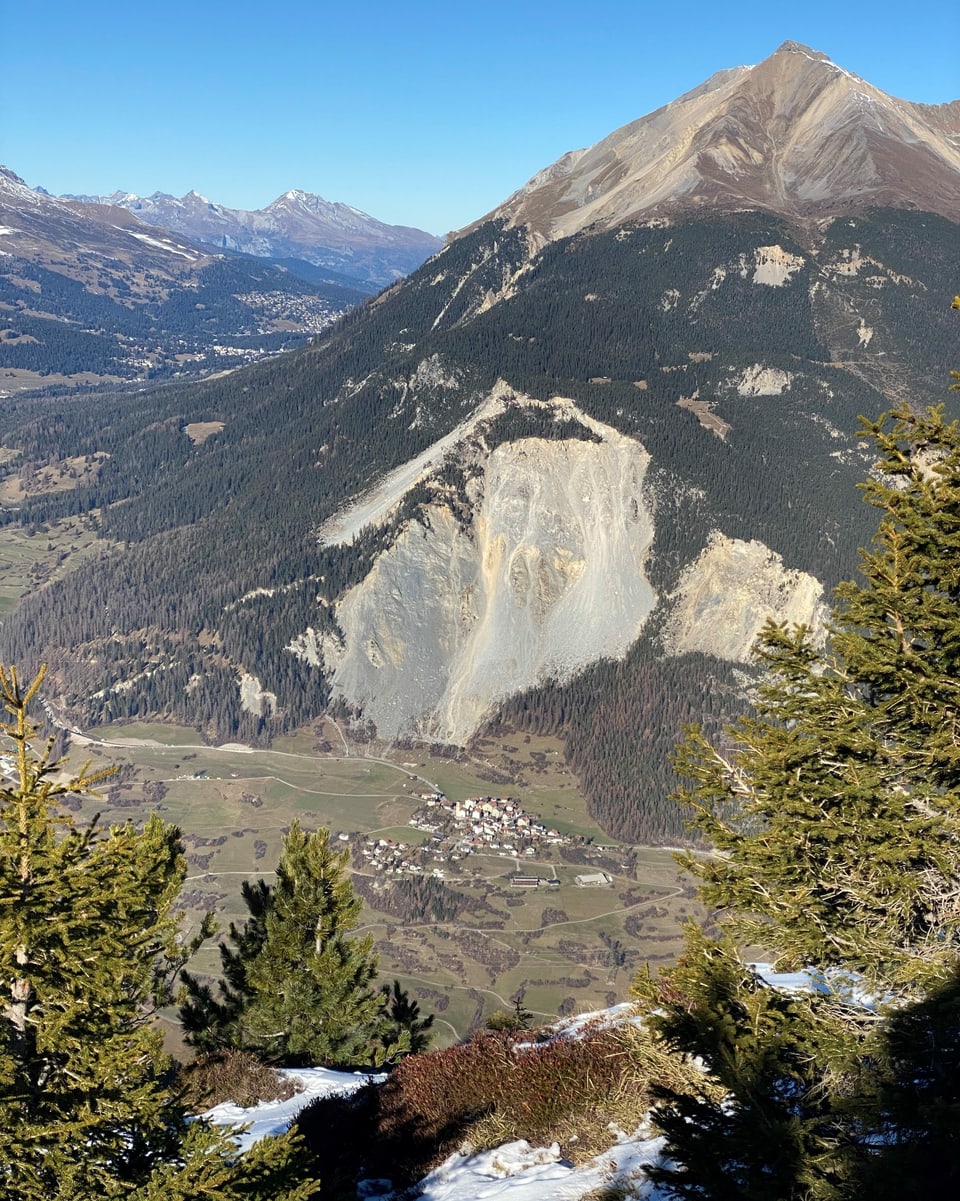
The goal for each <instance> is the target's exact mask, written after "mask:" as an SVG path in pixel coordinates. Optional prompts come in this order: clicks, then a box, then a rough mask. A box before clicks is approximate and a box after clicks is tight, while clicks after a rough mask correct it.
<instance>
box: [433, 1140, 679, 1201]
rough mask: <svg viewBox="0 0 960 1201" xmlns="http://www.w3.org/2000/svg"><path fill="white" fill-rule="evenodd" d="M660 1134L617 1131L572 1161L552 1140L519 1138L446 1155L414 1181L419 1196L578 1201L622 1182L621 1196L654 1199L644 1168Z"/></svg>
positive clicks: (658, 1149)
mask: <svg viewBox="0 0 960 1201" xmlns="http://www.w3.org/2000/svg"><path fill="white" fill-rule="evenodd" d="M662 1150H663V1139H662V1138H651V1137H644V1135H643V1133H638V1134H637V1135H634V1136H633V1137H627V1136H621V1138H620V1140H619V1141H618V1142H617V1143H615V1144H614V1146H612V1147H611V1148H610V1149H609V1151H605V1152H604V1153H603V1154H602V1155H598V1156H597V1157H596V1158H595V1159H591V1160H589V1161H588V1162H587V1163H584V1164H580V1165H579V1166H574V1165H573V1164H571V1163H570V1162H569V1161H568V1160H565V1159H561V1157H560V1148H559V1147H558V1146H557V1144H556V1143H553V1144H552V1145H551V1146H550V1147H531V1146H530V1144H529V1143H527V1142H526V1141H525V1140H523V1139H521V1140H519V1141H518V1142H515V1143H507V1144H505V1145H504V1146H502V1147H497V1148H495V1149H494V1150H492V1151H483V1152H480V1153H477V1154H472V1155H469V1154H468V1155H460V1154H457V1155H451V1156H450V1158H449V1159H448V1160H446V1161H445V1162H444V1163H442V1164H441V1165H440V1167H439V1168H436V1169H435V1170H434V1171H433V1172H431V1173H430V1175H429V1176H427V1177H425V1178H424V1179H423V1180H422V1181H421V1182H420V1183H419V1185H418V1186H417V1188H418V1196H419V1197H420V1198H421V1201H474V1199H476V1201H479V1199H480V1198H482V1199H483V1201H545V1199H546V1198H550V1201H578V1199H579V1198H584V1197H586V1196H588V1195H590V1196H596V1195H597V1194H598V1193H600V1194H602V1190H604V1189H613V1188H622V1189H623V1193H622V1195H623V1196H624V1197H625V1198H637V1199H638V1201H639V1198H644V1201H659V1199H661V1198H664V1197H665V1194H663V1193H662V1192H660V1191H659V1190H653V1189H652V1187H651V1185H650V1183H649V1181H647V1180H646V1172H645V1169H646V1168H647V1167H649V1166H650V1165H652V1164H655V1163H659V1161H660V1158H661V1153H662Z"/></svg>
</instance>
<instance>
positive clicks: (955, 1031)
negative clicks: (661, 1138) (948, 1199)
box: [638, 406, 960, 1201]
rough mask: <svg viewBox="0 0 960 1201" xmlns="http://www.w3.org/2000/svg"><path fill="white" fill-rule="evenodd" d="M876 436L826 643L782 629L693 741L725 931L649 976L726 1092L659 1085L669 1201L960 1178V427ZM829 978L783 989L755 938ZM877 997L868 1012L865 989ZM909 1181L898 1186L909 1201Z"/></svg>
mask: <svg viewBox="0 0 960 1201" xmlns="http://www.w3.org/2000/svg"><path fill="white" fill-rule="evenodd" d="M864 424H865V436H866V437H868V438H869V439H870V441H871V443H872V445H873V446H874V447H875V448H876V450H877V452H878V456H879V458H878V462H877V464H876V466H875V469H874V471H873V473H872V474H871V477H870V479H869V480H868V481H867V482H866V483H865V484H864V485H863V488H864V492H865V496H866V499H867V501H868V502H869V503H870V504H871V505H873V506H874V507H875V508H877V509H878V510H879V511H880V525H879V530H878V532H877V534H876V537H875V539H874V541H873V544H872V546H871V548H870V549H869V550H866V551H864V552H862V569H863V577H864V578H863V582H862V583H853V582H847V583H844V584H842V585H841V586H840V587H838V589H837V590H836V602H835V606H834V610H833V615H832V624H831V625H830V627H829V630H828V637H827V642H826V644H825V645H820V644H819V643H818V642H817V641H816V639H815V638H814V637H813V635H812V634H811V632H810V631H808V630H805V629H802V628H801V629H793V630H788V629H786V628H785V627H778V626H772V625H771V626H770V627H768V629H767V630H766V631H765V633H764V635H763V636H762V638H761V640H760V644H759V648H758V655H759V659H760V661H761V663H762V664H763V665H764V667H765V668H766V671H767V675H766V679H765V682H764V683H763V685H762V687H761V688H760V689H759V694H758V704H757V713H756V715H755V716H752V717H746V718H743V719H741V720H740V721H739V722H737V723H736V725H734V726H733V727H732V728H731V729H730V730H729V732H728V736H727V739H726V742H725V744H723V745H721V746H714V745H712V744H711V743H710V742H709V741H708V740H707V739H706V737H705V736H704V735H703V734H702V733H701V732H699V731H697V730H693V731H692V732H691V734H690V736H689V738H688V740H687V742H686V744H685V745H684V746H683V747H682V748H681V751H680V753H679V756H678V767H679V770H680V771H681V772H682V774H683V775H684V776H685V777H687V779H688V780H689V783H688V784H687V785H686V786H685V787H684V789H682V790H681V793H680V797H681V799H682V800H683V801H685V802H686V803H687V804H688V805H690V806H692V811H693V819H692V820H693V824H694V826H695V828H696V829H697V830H698V831H699V832H700V833H702V834H703V835H704V836H706V837H707V838H708V839H709V840H710V841H711V842H712V843H713V845H714V847H715V851H716V853H715V854H713V855H711V856H709V857H696V858H695V857H693V856H687V857H686V859H685V863H686V866H687V867H688V868H689V869H690V870H691V871H692V872H693V873H694V874H695V875H697V876H698V877H699V878H700V880H701V889H700V892H701V897H702V899H703V900H704V901H705V902H706V903H707V904H708V905H710V906H711V907H713V908H715V909H716V910H717V911H718V912H719V915H720V917H721V922H722V926H723V927H724V928H725V933H724V934H723V936H722V937H721V938H719V939H713V940H712V939H709V938H707V936H706V935H705V934H704V933H703V932H701V931H698V930H696V929H693V930H691V931H690V932H689V934H688V947H687V952H686V955H685V956H684V958H683V960H682V961H681V962H680V964H679V965H678V966H677V967H676V968H674V969H672V970H671V971H669V972H667V973H665V974H664V976H663V977H662V978H661V979H660V980H658V981H653V980H652V979H650V978H649V976H648V977H646V978H644V979H641V980H640V981H638V989H639V993H640V995H641V998H642V999H643V1001H644V1002H645V1004H646V1005H647V1007H648V1009H649V1010H650V1017H649V1021H650V1022H651V1024H652V1025H653V1026H654V1027H655V1028H656V1029H657V1030H658V1031H659V1033H660V1035H661V1037H662V1038H663V1039H664V1040H665V1041H666V1043H667V1044H668V1045H669V1046H671V1047H673V1048H674V1049H675V1050H677V1051H680V1052H683V1053H685V1054H687V1055H691V1056H696V1057H699V1058H700V1059H702V1061H703V1062H704V1064H705V1066H706V1068H707V1076H706V1077H705V1082H706V1081H709V1082H711V1083H719V1084H721V1085H722V1086H723V1087H724V1089H725V1090H726V1096H725V1098H723V1099H722V1100H719V1101H718V1100H717V1099H716V1098H711V1097H709V1096H706V1095H705V1092H706V1083H705V1088H704V1090H702V1091H700V1092H698V1091H697V1090H689V1089H687V1090H682V1091H673V1092H670V1091H668V1090H660V1102H661V1108H660V1109H659V1111H658V1117H657V1120H658V1123H659V1124H660V1125H661V1127H662V1129H663V1130H664V1132H665V1133H666V1134H667V1136H668V1149H669V1153H670V1155H671V1157H673V1158H675V1160H676V1162H675V1163H674V1164H670V1163H668V1164H667V1165H665V1166H664V1167H663V1168H662V1169H659V1170H658V1171H657V1172H656V1173H655V1175H656V1176H657V1178H658V1179H659V1180H660V1182H661V1183H662V1184H663V1185H664V1186H665V1188H666V1189H667V1193H668V1195H670V1196H675V1197H682V1198H701V1199H703V1201H727V1199H730V1201H732V1199H733V1198H741V1197H742V1198H751V1199H754V1201H801V1199H803V1201H828V1199H829V1201H841V1199H843V1201H854V1199H859V1198H862V1197H866V1196H871V1197H874V1196H875V1197H878V1198H880V1197H886V1196H892V1195H902V1191H903V1189H904V1187H905V1186H906V1187H910V1186H917V1185H920V1184H923V1183H926V1182H927V1181H933V1180H936V1181H937V1182H938V1183H939V1184H940V1185H941V1186H942V1188H943V1189H944V1190H945V1191H943V1192H941V1193H938V1194H935V1195H938V1196H951V1195H953V1192H954V1191H955V1188H956V1184H957V1182H958V1181H960V1147H958V1143H957V1139H956V1116H957V1105H958V1093H957V1089H956V1084H955V1077H954V1074H953V1072H952V1070H951V1065H953V1064H954V1063H955V1059H956V1054H957V1047H958V1046H960V1005H958V1000H957V997H958V990H957V975H956V973H957V964H958V962H960V955H958V951H960V946H958V943H960V914H958V910H957V904H956V898H957V888H958V885H957V881H958V879H960V827H958V823H960V740H958V737H957V731H958V729H960V712H958V705H960V685H958V682H957V681H958V677H960V605H958V602H960V554H958V550H960V426H958V424H957V423H956V422H948V421H947V420H946V419H945V416H944V413H943V410H942V408H937V409H928V410H926V411H924V412H920V413H915V412H913V411H912V410H911V409H909V408H908V407H906V406H903V407H901V408H899V409H897V410H895V411H894V412H893V413H892V414H889V415H887V416H885V417H883V418H881V419H880V420H878V421H876V422H866V423H864ZM731 935H732V936H733V937H734V938H736V939H737V942H738V943H739V945H741V946H742V945H753V946H761V947H765V948H768V949H770V950H772V951H773V952H774V954H775V956H776V959H777V963H778V965H779V966H781V967H786V968H798V967H800V966H803V965H809V964H813V965H816V966H817V967H818V968H822V969H825V974H824V978H823V983H822V987H821V989H820V990H819V991H818V992H817V993H816V994H815V995H814V994H807V995H798V994H790V993H785V992H783V991H780V990H778V989H773V988H769V987H766V986H765V985H764V983H763V981H762V980H760V979H759V978H758V977H757V975H756V974H755V973H754V972H753V971H751V970H750V968H749V966H744V964H743V963H742V962H741V960H740V959H739V957H738V954H737V951H736V944H735V943H734V942H733V940H732V938H731ZM864 994H866V995H867V996H868V997H872V1003H867V1001H865V1000H864V999H863V995H864ZM894 1180H896V1192H895V1194H894V1192H892V1191H891V1190H892V1189H893V1183H892V1182H893V1181H894Z"/></svg>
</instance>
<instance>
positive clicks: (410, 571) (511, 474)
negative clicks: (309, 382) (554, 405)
mask: <svg viewBox="0 0 960 1201" xmlns="http://www.w3.org/2000/svg"><path fill="white" fill-rule="evenodd" d="M570 409H571V406H569V404H567V405H565V406H564V407H563V411H564V412H567V413H569V411H570ZM580 416H581V418H582V420H583V421H584V423H585V428H586V425H587V423H589V427H591V432H593V433H594V435H595V437H596V439H597V440H585V439H584V438H571V439H563V440H559V441H554V440H549V439H544V438H525V439H520V440H518V441H514V442H506V443H501V444H500V445H498V446H496V447H495V448H494V449H493V450H492V451H490V452H489V453H485V454H483V455H482V457H481V458H480V459H479V460H476V459H475V461H474V463H473V467H474V472H475V474H474V476H473V479H472V480H471V482H470V484H469V490H470V492H471V493H472V496H471V500H472V514H471V518H470V521H469V523H467V524H464V523H462V522H461V521H459V520H458V519H457V517H455V516H454V514H453V513H452V512H451V509H450V507H449V505H448V504H447V503H446V502H444V501H442V500H440V501H434V502H432V503H430V504H429V505H427V506H426V507H425V508H424V509H423V510H422V511H421V512H420V513H419V515H418V517H417V518H416V519H415V520H413V521H411V522H410V524H409V525H407V527H406V528H405V529H404V530H403V532H402V533H400V535H399V536H398V537H397V539H396V541H395V542H394V543H393V544H392V546H391V547H390V548H389V549H388V550H386V551H385V552H384V553H383V554H381V555H380V556H379V557H378V558H377V560H376V562H375V564H374V566H373V569H372V570H371V571H370V573H369V574H368V575H367V577H366V578H365V579H364V580H363V582H362V583H361V584H359V585H357V586H356V587H354V588H352V589H351V590H350V591H349V592H347V594H346V595H345V596H344V597H343V599H342V600H341V601H340V602H339V604H338V605H337V607H336V617H337V621H338V623H339V624H340V627H341V629H342V630H343V636H344V638H343V648H342V653H341V655H340V657H339V662H338V663H337V666H336V670H335V672H334V676H333V684H334V692H335V694H339V695H341V696H342V697H343V698H344V699H345V700H347V701H348V702H349V703H351V704H353V705H356V706H358V707H360V708H362V709H363V711H364V713H365V714H366V716H368V717H369V718H371V719H372V720H373V721H374V723H375V724H376V726H377V729H378V731H379V733H380V734H381V735H382V736H385V737H390V738H393V737H396V736H397V735H400V734H419V735H422V736H425V737H428V738H431V739H433V740H435V741H438V742H463V741H465V740H466V739H467V738H468V737H469V736H470V734H471V733H473V731H474V729H476V727H477V725H478V724H479V722H480V720H481V718H482V717H483V716H484V715H485V714H487V713H489V712H490V710H491V709H492V707H493V706H494V705H495V704H496V702H497V701H499V700H501V699H502V698H503V697H505V696H508V695H510V694H511V693H513V692H517V691H519V690H521V689H523V688H527V687H529V686H530V685H532V684H535V683H539V682H542V681H544V680H546V679H564V678H566V677H568V676H569V675H571V674H572V673H574V672H576V671H577V670H579V669H580V668H582V667H584V666H586V665H587V664H589V663H591V662H593V661H595V660H596V659H599V658H601V657H603V656H612V657H617V656H620V655H622V654H624V653H625V651H626V650H627V648H628V647H629V646H630V644H631V643H632V642H633V641H634V640H635V639H636V638H637V636H638V635H639V633H640V630H641V629H642V627H643V624H644V622H645V621H646V619H647V617H648V615H649V614H650V612H651V610H652V609H653V607H654V605H655V603H656V596H655V595H654V591H653V589H652V587H651V586H650V583H649V581H648V580H647V578H646V575H645V573H644V563H645V559H646V556H647V552H648V550H649V547H650V544H651V542H652V539H653V517H652V513H651V512H650V509H649V507H648V504H647V501H646V500H645V499H644V488H643V485H644V477H645V474H646V470H647V466H648V464H649V461H650V457H649V455H648V454H647V452H646V451H645V450H644V449H643V447H642V446H641V445H640V443H639V442H637V441H636V440H634V439H632V438H627V437H624V436H623V435H622V434H619V433H618V432H617V431H616V430H614V429H612V428H611V427H609V426H603V425H601V423H599V422H594V421H590V419H589V418H586V417H584V416H583V415H582V414H581V415H580ZM467 453H468V454H471V455H474V456H475V455H476V453H477V452H476V451H475V450H473V451H468V452H467Z"/></svg>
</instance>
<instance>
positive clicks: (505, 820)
mask: <svg viewBox="0 0 960 1201" xmlns="http://www.w3.org/2000/svg"><path fill="white" fill-rule="evenodd" d="M421 799H422V800H423V801H424V804H423V805H422V806H421V807H420V808H419V809H418V810H417V811H416V812H415V813H414V814H413V816H412V817H411V819H410V825H411V826H415V827H416V828H417V829H420V830H428V831H429V832H430V833H431V835H432V836H433V838H434V840H435V841H443V842H453V843H454V844H455V847H456V852H457V853H458V854H459V855H469V854H475V853H476V852H478V851H490V850H496V851H501V852H503V853H504V854H506V855H535V854H536V853H537V846H536V844H537V843H547V844H554V845H556V844H559V843H562V842H566V841H567V840H566V839H565V838H564V836H563V835H562V834H560V832H559V831H558V830H554V829H548V828H547V826H545V825H544V824H543V823H542V822H539V821H537V819H536V818H534V817H532V816H531V815H530V814H529V813H525V812H524V810H523V807H522V806H521V804H520V802H519V801H518V800H516V799H515V798H513V797H495V796H485V797H470V798H469V800H466V801H455V802H451V801H448V800H447V798H446V797H445V796H443V795H442V793H425V794H423V796H422V797H421Z"/></svg>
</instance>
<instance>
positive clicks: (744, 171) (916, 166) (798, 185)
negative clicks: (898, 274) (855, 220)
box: [485, 42, 960, 238]
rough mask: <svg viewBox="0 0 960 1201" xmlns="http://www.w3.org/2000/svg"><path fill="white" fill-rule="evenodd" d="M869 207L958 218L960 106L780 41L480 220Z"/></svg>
mask: <svg viewBox="0 0 960 1201" xmlns="http://www.w3.org/2000/svg"><path fill="white" fill-rule="evenodd" d="M865 205H877V206H890V207H893V208H919V209H922V210H925V211H927V212H934V213H939V214H940V215H941V216H944V217H949V218H950V219H951V220H954V221H956V220H958V219H960V101H956V100H955V101H953V103H951V104H941V105H928V104H913V103H911V102H910V101H907V100H898V99H897V98H895V97H893V96H888V95H887V94H886V93H885V92H882V91H880V89H879V88H875V87H873V85H872V84H869V83H867V81H866V80H863V79H860V78H859V77H858V76H856V75H853V74H851V73H850V72H849V71H846V70H844V69H843V67H839V66H837V64H836V63H833V62H831V61H830V59H829V58H827V56H826V55H824V54H820V53H818V52H817V51H814V50H810V49H808V48H807V47H806V46H801V45H799V44H798V43H796V42H784V44H783V45H782V46H781V47H780V48H779V50H777V51H776V52H775V53H774V54H772V55H771V56H770V57H769V58H767V59H765V60H764V61H763V62H761V63H759V64H758V65H757V66H754V67H734V68H732V69H731V70H726V71H720V72H718V73H717V74H716V75H714V76H712V77H711V78H710V79H708V80H707V81H706V83H703V84H701V85H700V87H698V88H694V90H693V91H691V92H687V93H686V94H685V95H683V96H681V97H679V99H677V100H674V101H673V102H672V103H670V104H667V105H665V106H664V107H663V108H660V109H657V110H656V112H653V113H650V114H648V115H647V116H645V117H641V118H640V119H639V120H638V121H633V122H631V123H630V124H629V125H625V126H623V128H622V129H618V130H616V131H615V132H614V133H612V134H610V135H609V137H606V138H604V139H603V140H602V141H600V142H598V143H597V144H596V145H595V146H591V147H589V148H588V149H586V150H575V151H572V152H570V153H568V154H566V155H564V156H563V158H561V159H559V160H558V161H557V162H556V163H553V164H552V165H551V166H549V167H547V168H545V169H544V170H542V171H540V172H538V173H537V174H536V175H534V177H533V178H532V179H531V180H530V182H529V183H528V184H526V185H525V186H524V187H523V188H521V189H520V190H519V191H518V192H516V193H515V194H514V195H513V196H511V197H510V198H509V199H508V200H506V201H505V202H504V203H503V204H502V205H501V206H499V207H498V208H496V209H494V211H493V212H492V213H490V214H488V217H503V218H505V219H506V220H507V221H508V222H509V223H511V224H515V225H523V226H527V227H529V228H531V229H534V230H536V231H537V232H538V233H539V234H541V235H542V236H545V237H549V238H556V237H567V236H569V235H570V234H574V233H577V232H579V231H580V230H584V229H588V228H592V229H597V228H599V229H613V228H615V227H617V226H618V225H621V224H622V223H623V222H625V221H630V220H635V219H637V218H639V217H641V216H653V215H656V214H677V213H680V212H684V211H686V212H691V213H696V212H698V211H703V210H708V211H716V210H717V209H718V208H725V209H731V210H736V209H752V208H760V209H765V210H768V211H770V212H774V213H780V214H782V215H785V216H791V217H801V216H812V217H823V216H829V215H834V214H838V213H843V212H846V211H849V210H851V209H859V208H863V207H864V206H865ZM485 219H486V218H485Z"/></svg>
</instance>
